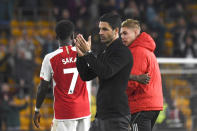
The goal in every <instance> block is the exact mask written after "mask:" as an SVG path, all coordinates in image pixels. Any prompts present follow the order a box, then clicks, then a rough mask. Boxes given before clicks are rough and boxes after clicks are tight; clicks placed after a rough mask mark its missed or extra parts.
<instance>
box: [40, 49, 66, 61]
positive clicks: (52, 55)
mask: <svg viewBox="0 0 197 131" xmlns="http://www.w3.org/2000/svg"><path fill="white" fill-rule="evenodd" d="M62 52H63V49H61V48H58V49H57V50H55V51H53V52H51V53H48V54H46V55H45V58H44V59H51V58H53V57H54V56H57V55H58V54H60V53H62Z"/></svg>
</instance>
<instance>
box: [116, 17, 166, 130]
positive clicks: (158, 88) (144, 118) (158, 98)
mask: <svg viewBox="0 0 197 131" xmlns="http://www.w3.org/2000/svg"><path fill="white" fill-rule="evenodd" d="M140 31H141V28H140V24H139V21H137V20H133V19H127V20H125V21H124V22H123V23H122V25H121V31H120V33H121V38H122V41H123V43H124V45H126V46H128V48H129V49H130V51H131V53H132V54H133V63H134V64H133V68H132V70H131V73H130V77H131V80H130V81H129V82H128V89H127V95H128V101H129V107H130V112H131V117H132V119H131V126H132V128H133V130H137V131H152V128H153V126H154V124H155V121H156V119H157V117H158V115H159V112H160V111H161V110H162V109H163V93H162V82H161V74H160V69H159V65H158V63H157V59H156V56H155V54H154V50H155V47H156V45H155V42H154V40H153V39H152V37H151V36H150V35H149V34H147V33H145V32H142V33H141V32H140ZM146 73H148V75H149V76H150V78H151V79H150V81H149V83H148V84H142V83H139V82H136V81H133V80H134V79H133V78H132V77H133V76H135V75H140V74H146ZM131 74H132V75H131Z"/></svg>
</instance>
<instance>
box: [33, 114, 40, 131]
mask: <svg viewBox="0 0 197 131" xmlns="http://www.w3.org/2000/svg"><path fill="white" fill-rule="evenodd" d="M40 117H41V115H40V112H36V111H35V113H34V118H33V119H34V125H35V126H36V127H37V128H40Z"/></svg>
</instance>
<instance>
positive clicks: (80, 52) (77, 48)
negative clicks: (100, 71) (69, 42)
mask: <svg viewBox="0 0 197 131" xmlns="http://www.w3.org/2000/svg"><path fill="white" fill-rule="evenodd" d="M74 43H75V45H76V50H77V54H78V56H79V57H81V56H84V55H85V53H84V52H82V51H81V50H80V49H79V48H80V44H79V42H77V40H76V39H74Z"/></svg>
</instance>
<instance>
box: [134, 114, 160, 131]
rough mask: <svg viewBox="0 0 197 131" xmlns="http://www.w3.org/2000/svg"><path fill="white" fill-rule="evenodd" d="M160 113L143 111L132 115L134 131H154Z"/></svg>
mask: <svg viewBox="0 0 197 131" xmlns="http://www.w3.org/2000/svg"><path fill="white" fill-rule="evenodd" d="M159 112H160V111H142V112H138V113H135V114H132V115H131V122H130V125H131V127H132V131H152V129H153V127H154V124H155V121H156V120H157V117H158V115H159Z"/></svg>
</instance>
